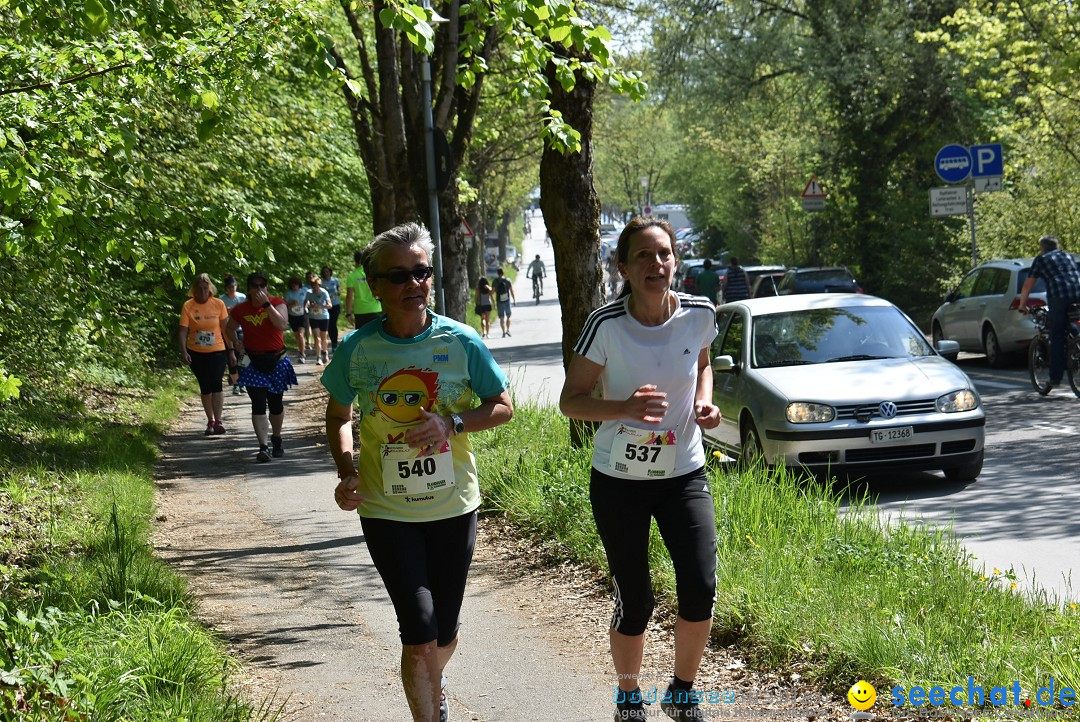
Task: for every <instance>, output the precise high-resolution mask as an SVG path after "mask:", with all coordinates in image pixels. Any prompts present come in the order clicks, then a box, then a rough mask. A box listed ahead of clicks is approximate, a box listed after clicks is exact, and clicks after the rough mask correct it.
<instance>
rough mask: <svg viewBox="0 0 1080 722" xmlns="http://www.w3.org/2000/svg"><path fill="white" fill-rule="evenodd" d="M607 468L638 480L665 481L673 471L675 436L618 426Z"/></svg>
mask: <svg viewBox="0 0 1080 722" xmlns="http://www.w3.org/2000/svg"><path fill="white" fill-rule="evenodd" d="M608 468H610V469H612V470H613V471H617V472H619V473H620V474H627V475H629V476H635V477H638V478H641V479H664V478H667V477H669V476H671V474H672V472H674V471H675V432H674V431H667V430H663V429H638V428H635V427H633V426H627V425H626V424H620V425H619V428H618V429H617V430H616V431H615V440H614V441H612V443H611V453H610V455H609V457H608Z"/></svg>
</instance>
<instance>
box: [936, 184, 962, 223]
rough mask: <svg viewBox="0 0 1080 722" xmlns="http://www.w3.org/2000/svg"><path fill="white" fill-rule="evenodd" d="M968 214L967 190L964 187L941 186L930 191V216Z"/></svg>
mask: <svg viewBox="0 0 1080 722" xmlns="http://www.w3.org/2000/svg"><path fill="white" fill-rule="evenodd" d="M967 212H968V204H967V188H965V187H964V186H941V187H940V188H931V189H930V215H932V216H962V215H964V214H966V213H967Z"/></svg>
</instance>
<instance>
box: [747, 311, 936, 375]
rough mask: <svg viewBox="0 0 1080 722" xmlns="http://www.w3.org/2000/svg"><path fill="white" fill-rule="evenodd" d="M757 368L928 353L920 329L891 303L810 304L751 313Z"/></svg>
mask: <svg viewBox="0 0 1080 722" xmlns="http://www.w3.org/2000/svg"><path fill="white" fill-rule="evenodd" d="M752 351H753V353H752V359H753V361H752V362H753V365H754V367H756V368H772V367H776V366H797V365H802V364H819V363H836V362H840V361H869V360H874V359H883V358H912V357H917V356H931V355H933V354H934V351H933V350H932V349H931V348H930V344H928V343H927V342H926V339H925V338H924V337H923V335H922V333H921V332H920V331H919V330H918V329H917V328H915V327H914V326H913V325H912V324H911V322H910V321H908V320H907V318H906V317H905V316H904V315H903V314H902V313H900V311H898V310H897V309H896V308H894V307H892V306H856V307H852V308H811V309H806V310H803V311H791V312H788V313H772V314H768V315H764V316H756V317H755V318H754V326H753V349H752Z"/></svg>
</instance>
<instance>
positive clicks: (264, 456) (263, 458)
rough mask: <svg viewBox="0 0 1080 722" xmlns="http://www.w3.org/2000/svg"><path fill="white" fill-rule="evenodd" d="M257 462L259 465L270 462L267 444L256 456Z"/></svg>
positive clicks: (260, 448)
mask: <svg viewBox="0 0 1080 722" xmlns="http://www.w3.org/2000/svg"><path fill="white" fill-rule="evenodd" d="M255 461H258V462H259V463H263V462H267V461H270V448H269V447H268V446H267V445H266V444H263V445H262V446H260V447H259V453H258V454H255Z"/></svg>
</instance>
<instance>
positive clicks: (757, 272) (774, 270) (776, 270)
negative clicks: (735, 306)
mask: <svg viewBox="0 0 1080 722" xmlns="http://www.w3.org/2000/svg"><path fill="white" fill-rule="evenodd" d="M743 270H744V271H746V276H747V278H749V279H750V289H749V291H750V298H754V285H755V284H756V283H757V280H758V278H760V277H762V276H769V275H777V274H779V277H780V278H783V275H784V272H785V271H787V266H779V265H773V266H743ZM770 295H773V296H775V295H776V294H775V293H773V294H770Z"/></svg>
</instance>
